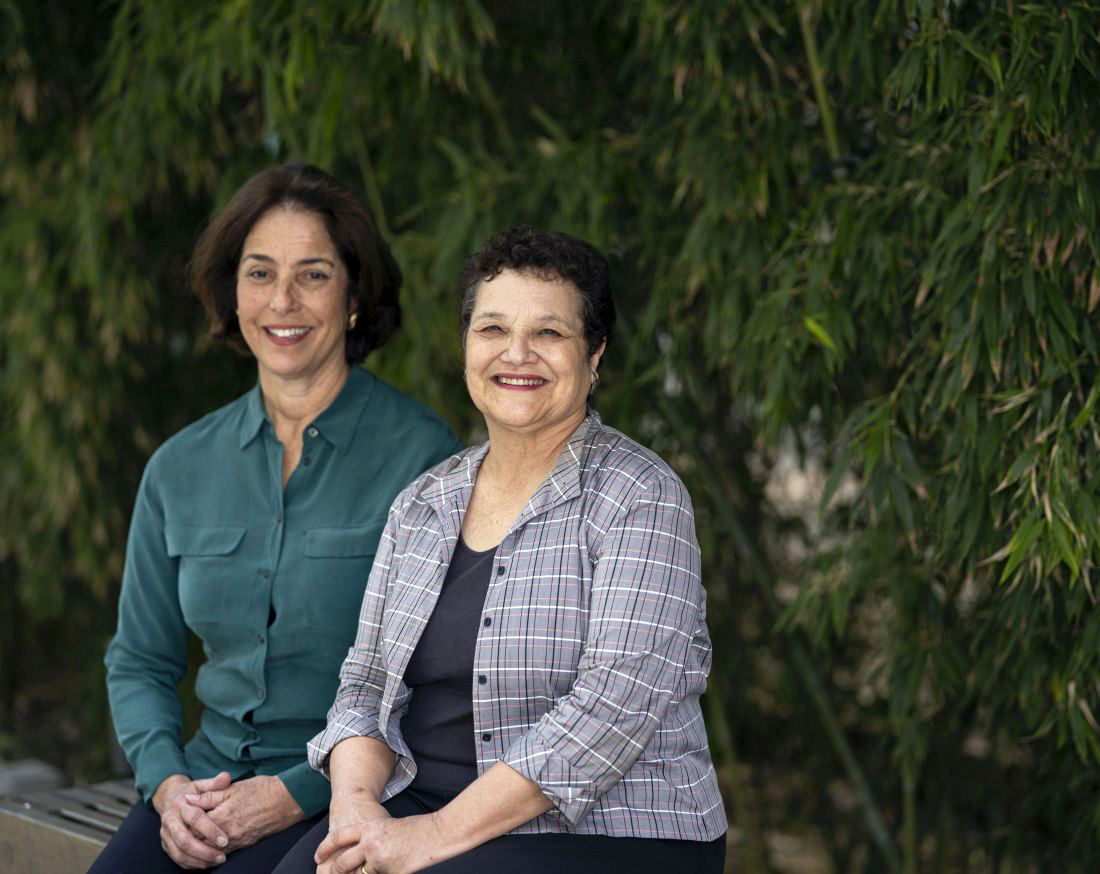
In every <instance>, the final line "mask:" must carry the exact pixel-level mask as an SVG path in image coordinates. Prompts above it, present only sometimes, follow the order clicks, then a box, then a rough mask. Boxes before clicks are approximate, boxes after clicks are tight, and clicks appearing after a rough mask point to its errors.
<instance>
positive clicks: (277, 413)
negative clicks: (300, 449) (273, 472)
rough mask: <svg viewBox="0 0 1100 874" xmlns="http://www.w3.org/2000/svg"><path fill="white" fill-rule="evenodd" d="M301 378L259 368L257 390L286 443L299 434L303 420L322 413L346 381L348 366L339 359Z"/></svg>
mask: <svg viewBox="0 0 1100 874" xmlns="http://www.w3.org/2000/svg"><path fill="white" fill-rule="evenodd" d="M339 365H340V366H339V367H330V368H326V369H324V370H322V371H318V372H317V373H315V374H313V375H311V376H310V377H308V378H304V379H282V378H280V377H278V376H274V375H272V374H270V373H265V372H264V371H262V370H261V371H260V392H261V394H262V395H263V400H264V409H266V410H267V415H268V418H270V419H271V424H272V425H274V426H275V434H276V436H278V438H279V440H280V441H282V442H283V443H286V441H287V439H294V436H295V435H299V436H300V435H301V433H302V429H303V428H305V426H306V425H307V424H309V423H310V422H312V421H313V420H314V419H316V418H317V417H318V416H319V415H320V414H321V413H323V412H324V411H325V410H326V409H327V408H328V406H329V404H331V403H332V402H333V401H334V400H335V399H336V396H337V395H338V394H340V390H341V389H342V388H343V387H344V385H345V383H347V381H348V374H349V373H350V371H351V368H350V367H348V366H347V365H346V364H345V363H344V362H343V361H342V360H341V361H340V362H339Z"/></svg>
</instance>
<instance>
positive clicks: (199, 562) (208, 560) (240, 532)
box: [164, 522, 245, 629]
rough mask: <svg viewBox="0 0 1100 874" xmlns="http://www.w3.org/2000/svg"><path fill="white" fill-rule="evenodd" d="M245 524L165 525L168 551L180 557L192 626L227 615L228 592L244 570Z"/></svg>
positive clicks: (182, 593)
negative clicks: (242, 557) (240, 555)
mask: <svg viewBox="0 0 1100 874" xmlns="http://www.w3.org/2000/svg"><path fill="white" fill-rule="evenodd" d="M244 535H245V528H244V526H243V525H187V524H184V523H182V522H169V523H167V524H166V525H165V526H164V540H165V546H166V547H167V551H168V555H169V556H170V557H171V558H178V559H179V599H180V607H181V608H182V610H183V617H184V619H185V620H186V621H187V624H188V625H190V626H191V627H192V628H196V629H197V628H200V627H202V626H203V625H210V624H213V623H218V622H223V621H225V619H226V616H225V615H224V614H225V609H226V602H225V595H226V592H227V591H228V590H229V587H231V586H233V585H234V583H235V582H237V581H238V578H239V577H240V575H241V574H242V573H243V570H242V568H241V566H240V559H239V556H237V555H235V554H236V553H237V551H238V548H239V547H240V545H241V541H242V540H243V539H244Z"/></svg>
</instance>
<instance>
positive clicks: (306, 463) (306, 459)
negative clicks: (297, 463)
mask: <svg viewBox="0 0 1100 874" xmlns="http://www.w3.org/2000/svg"><path fill="white" fill-rule="evenodd" d="M302 464H304V465H306V466H307V467H308V466H309V456H308V455H307V456H306V457H305V458H303V459H302Z"/></svg>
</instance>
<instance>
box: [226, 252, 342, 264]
mask: <svg viewBox="0 0 1100 874" xmlns="http://www.w3.org/2000/svg"><path fill="white" fill-rule="evenodd" d="M249 258H252V259H254V260H256V261H266V262H267V263H269V264H274V263H275V259H274V258H272V257H271V256H270V255H261V254H260V253H259V252H249V253H248V254H247V255H244V256H242V257H241V260H242V261H247V260H248V259H249ZM307 264H327V265H328V266H329V267H332V268H335V267H336V263H335V262H334V261H330V260H329V259H328V258H303V259H302V260H301V261H298V262H296V263H295V265H294V266H295V267H304V266H306V265H307Z"/></svg>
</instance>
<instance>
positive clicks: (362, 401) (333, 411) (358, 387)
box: [240, 366, 376, 453]
mask: <svg viewBox="0 0 1100 874" xmlns="http://www.w3.org/2000/svg"><path fill="white" fill-rule="evenodd" d="M375 385H376V382H375V378H374V377H373V376H372V375H371V374H370V373H368V372H367V371H366V370H364V369H363V368H362V367H356V366H353V367H352V368H351V370H350V372H349V373H348V381H347V382H345V383H344V387H343V388H342V389H340V393H339V394H338V395H337V396H336V397H335V399H334V400H333V401H332V403H331V404H329V405H328V406H327V407H326V408H325V409H324V411H323V412H322V413H321V415H319V416H318V417H317V418H316V419H314V420H313V422H311V423H310V425H309V426H308V427H307V431H308V428H316V429H317V431H318V432H319V434H320V436H322V437H323V438H324V439H325V440H327V441H328V442H329V443H331V444H332V445H333V446H334V447H335V448H336V449H337V450H339V451H340V452H341V453H346V452H347V451H348V449H349V448H350V447H351V442H352V440H354V439H355V430H356V428H357V427H358V425H359V418H360V417H361V416H362V415H363V410H365V409H366V407H367V402H368V401H369V400H370V397H371V395H372V394H374V387H375ZM267 421H268V418H267V410H265V409H264V401H263V395H262V394H261V392H260V386H259V383H257V384H256V386H255V388H253V389H252V391H250V392H249V393H248V398H247V400H246V401H245V406H244V413H243V415H242V417H241V436H240V447H241V448H242V449H243V448H244V447H245V446H247V445H248V444H249V443H250V442H252V440H254V439H255V437H256V435H257V434H258V433H259V432H260V428H261V427H262V426H263V424H264V422H267Z"/></svg>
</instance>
